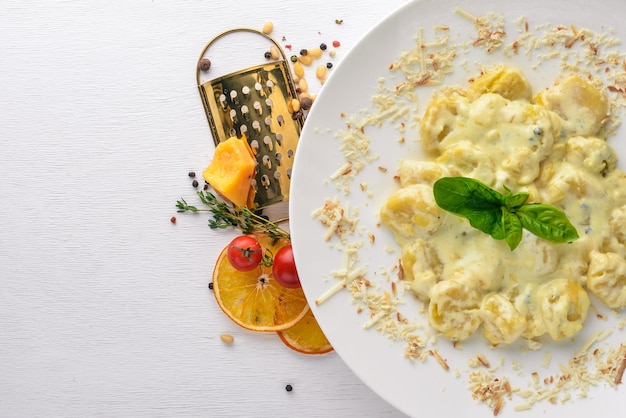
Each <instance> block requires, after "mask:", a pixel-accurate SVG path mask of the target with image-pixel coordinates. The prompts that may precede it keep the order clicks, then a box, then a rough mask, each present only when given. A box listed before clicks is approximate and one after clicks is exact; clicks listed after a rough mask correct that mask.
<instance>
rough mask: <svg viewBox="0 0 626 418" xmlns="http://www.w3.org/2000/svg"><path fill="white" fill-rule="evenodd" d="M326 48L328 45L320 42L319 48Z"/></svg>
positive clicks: (324, 49) (323, 49)
mask: <svg viewBox="0 0 626 418" xmlns="http://www.w3.org/2000/svg"><path fill="white" fill-rule="evenodd" d="M326 48H328V46H327V45H326V44H325V43H321V44H320V49H321V50H322V51H326Z"/></svg>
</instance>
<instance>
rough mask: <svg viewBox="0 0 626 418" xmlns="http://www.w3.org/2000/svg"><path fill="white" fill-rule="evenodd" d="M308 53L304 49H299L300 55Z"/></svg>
mask: <svg viewBox="0 0 626 418" xmlns="http://www.w3.org/2000/svg"><path fill="white" fill-rule="evenodd" d="M308 53H309V51H307V50H306V49H301V50H300V55H302V56H303V57H305V56H307V54H308Z"/></svg>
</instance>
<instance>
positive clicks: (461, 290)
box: [428, 280, 482, 341]
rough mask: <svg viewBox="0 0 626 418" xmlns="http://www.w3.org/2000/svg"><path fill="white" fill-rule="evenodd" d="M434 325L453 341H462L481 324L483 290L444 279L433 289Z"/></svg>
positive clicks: (431, 313)
mask: <svg viewBox="0 0 626 418" xmlns="http://www.w3.org/2000/svg"><path fill="white" fill-rule="evenodd" d="M429 296H430V304H429V305H428V319H429V322H430V325H431V326H432V327H433V328H434V329H436V330H437V331H440V332H441V333H443V334H444V335H445V336H446V337H448V338H450V339H451V340H453V341H462V340H465V339H467V338H468V337H469V336H470V335H472V334H473V333H474V331H476V330H477V329H478V327H479V326H480V323H481V321H482V320H481V317H480V302H481V292H480V291H479V290H478V289H477V288H475V287H473V286H472V285H471V284H468V283H465V282H463V281H460V280H444V281H441V282H439V283H437V284H436V285H435V286H433V288H432V289H431V290H430V295H429Z"/></svg>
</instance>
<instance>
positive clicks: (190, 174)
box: [187, 171, 196, 178]
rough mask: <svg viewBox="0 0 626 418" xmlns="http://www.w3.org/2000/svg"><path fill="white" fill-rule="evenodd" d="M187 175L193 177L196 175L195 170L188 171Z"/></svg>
mask: <svg viewBox="0 0 626 418" xmlns="http://www.w3.org/2000/svg"><path fill="white" fill-rule="evenodd" d="M187 175H188V176H189V177H191V178H194V177H195V176H196V172H195V171H190V172H189V173H188V174H187Z"/></svg>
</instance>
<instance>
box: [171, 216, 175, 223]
mask: <svg viewBox="0 0 626 418" xmlns="http://www.w3.org/2000/svg"><path fill="white" fill-rule="evenodd" d="M170 222H171V223H173V224H175V223H176V216H172V217H171V218H170Z"/></svg>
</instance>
